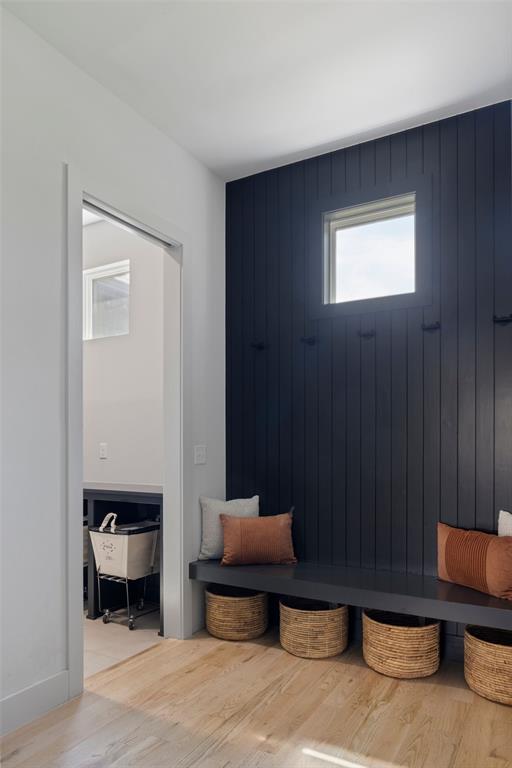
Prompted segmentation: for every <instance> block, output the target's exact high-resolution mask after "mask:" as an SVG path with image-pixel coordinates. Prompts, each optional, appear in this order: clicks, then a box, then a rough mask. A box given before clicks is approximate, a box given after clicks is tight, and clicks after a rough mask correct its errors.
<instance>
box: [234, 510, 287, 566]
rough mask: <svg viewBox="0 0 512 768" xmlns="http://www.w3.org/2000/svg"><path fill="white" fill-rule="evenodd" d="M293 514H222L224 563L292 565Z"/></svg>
mask: <svg viewBox="0 0 512 768" xmlns="http://www.w3.org/2000/svg"><path fill="white" fill-rule="evenodd" d="M292 519H293V517H292V513H291V512H286V513H285V514H284V515H272V516H268V517H231V516H229V515H220V522H221V524H222V527H223V529H224V557H223V558H222V560H221V565H251V564H252V565H259V564H264V563H273V564H278V565H293V564H294V563H296V562H297V558H296V557H295V553H294V551H293V542H292Z"/></svg>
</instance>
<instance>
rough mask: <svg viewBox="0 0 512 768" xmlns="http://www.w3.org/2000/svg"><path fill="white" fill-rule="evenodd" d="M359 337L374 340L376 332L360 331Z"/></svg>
mask: <svg viewBox="0 0 512 768" xmlns="http://www.w3.org/2000/svg"><path fill="white" fill-rule="evenodd" d="M359 336H360V338H361V339H373V337H374V336H375V331H359Z"/></svg>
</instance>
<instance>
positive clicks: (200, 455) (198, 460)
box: [194, 445, 206, 464]
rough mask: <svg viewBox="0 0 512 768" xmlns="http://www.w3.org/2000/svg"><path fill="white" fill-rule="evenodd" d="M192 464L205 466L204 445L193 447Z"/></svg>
mask: <svg viewBox="0 0 512 768" xmlns="http://www.w3.org/2000/svg"><path fill="white" fill-rule="evenodd" d="M194 464H206V445H194Z"/></svg>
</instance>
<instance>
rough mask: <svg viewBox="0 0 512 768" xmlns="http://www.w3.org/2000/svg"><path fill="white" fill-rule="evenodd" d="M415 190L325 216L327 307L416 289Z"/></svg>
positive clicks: (325, 300)
mask: <svg viewBox="0 0 512 768" xmlns="http://www.w3.org/2000/svg"><path fill="white" fill-rule="evenodd" d="M415 217H416V195H415V193H414V192H412V193H408V194H405V195H399V196H397V197H390V198H386V199H384V200H376V201H373V202H370V203H364V204H362V205H355V206H351V207H349V208H342V209H340V210H337V211H330V212H329V213H325V214H324V303H325V304H340V303H344V302H350V301H361V300H365V299H375V298H380V297H385V296H398V295H401V294H412V293H414V292H415V290H416V256H415Z"/></svg>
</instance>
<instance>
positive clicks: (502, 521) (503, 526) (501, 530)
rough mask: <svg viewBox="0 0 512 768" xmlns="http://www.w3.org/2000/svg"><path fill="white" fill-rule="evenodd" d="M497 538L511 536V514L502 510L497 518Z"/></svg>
mask: <svg viewBox="0 0 512 768" xmlns="http://www.w3.org/2000/svg"><path fill="white" fill-rule="evenodd" d="M498 536H512V514H511V513H510V512H506V511H505V510H504V509H501V510H500V516H499V518H498Z"/></svg>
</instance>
